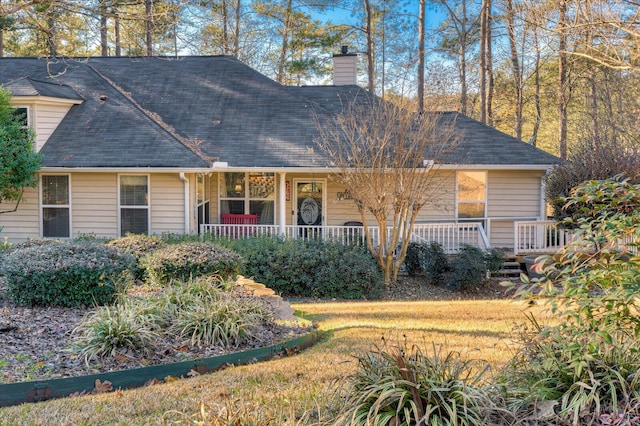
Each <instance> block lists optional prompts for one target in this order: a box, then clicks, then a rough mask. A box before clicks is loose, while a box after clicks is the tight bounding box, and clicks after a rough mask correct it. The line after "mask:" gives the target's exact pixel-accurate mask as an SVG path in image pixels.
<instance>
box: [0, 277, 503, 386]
mask: <svg viewBox="0 0 640 426" xmlns="http://www.w3.org/2000/svg"><path fill="white" fill-rule="evenodd" d="M0 280H1V278H0ZM508 297H510V296H509V295H508V292H507V291H505V288H504V287H502V286H500V284H499V280H490V281H487V282H486V283H484V284H483V285H481V286H478V288H475V289H473V290H471V291H466V292H455V291H451V290H448V289H446V288H443V287H439V286H435V285H431V284H429V283H428V282H427V281H426V280H425V279H424V278H421V277H402V279H401V280H400V281H399V282H398V283H396V284H393V285H390V286H388V287H387V289H386V291H385V295H384V297H383V298H384V299H385V300H465V299H466V300H468V299H498V298H508ZM90 312H91V309H90V308H82V309H70V308H54V307H47V308H45V307H25V306H16V305H15V304H13V303H11V301H10V300H8V298H7V297H6V289H4V288H3V286H2V283H1V282H0V341H1V342H2V344H1V345H0V384H3V383H13V382H20V381H30V380H40V379H50V378H62V377H76V376H81V375H86V374H95V373H102V372H108V371H116V370H124V369H129V368H135V367H143V366H149V365H157V364H163V363H169V362H176V361H184V360H187V359H197V358H204V357H212V356H218V355H224V354H226V353H230V352H237V351H242V350H247V349H253V348H256V347H265V346H269V345H272V344H276V343H279V342H281V341H283V340H285V339H288V338H293V337H296V336H298V335H300V334H302V333H304V332H306V330H305V329H304V328H301V327H290V326H275V325H274V326H270V327H265V328H264V329H263V330H261V333H259V334H260V338H259V339H256V340H254V341H252V342H249V343H246V344H244V345H240V346H237V347H233V348H223V347H218V346H214V347H203V348H197V347H191V346H189V345H187V344H185V343H184V342H180V341H177V340H173V341H169V340H167V341H162V342H159V345H158V349H157V350H156V351H155V353H153V354H150V355H148V356H146V357H140V356H139V355H136V354H133V353H127V352H122V353H118V354H116V356H114V357H108V358H106V359H103V360H102V361H101V362H100V363H99V364H97V363H95V362H93V363H91V365H90V366H88V365H87V364H86V363H85V360H84V358H83V357H81V356H78V355H76V354H75V353H73V352H72V351H70V350H69V348H70V347H71V343H72V342H71V335H72V331H73V330H74V329H75V328H76V327H77V326H78V325H79V324H80V322H81V321H82V319H83V317H84V316H85V315H87V314H88V313H90Z"/></svg>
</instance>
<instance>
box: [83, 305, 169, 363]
mask: <svg viewBox="0 0 640 426" xmlns="http://www.w3.org/2000/svg"><path fill="white" fill-rule="evenodd" d="M157 322H158V318H157V317H155V316H154V315H153V314H152V313H151V310H149V309H145V306H144V304H143V303H141V302H140V301H130V300H127V299H123V300H122V302H120V303H118V304H116V305H114V306H103V307H101V308H99V309H97V310H96V311H95V312H93V313H91V314H90V315H89V316H87V317H86V318H84V320H83V321H82V323H81V324H80V325H79V326H78V327H76V329H75V330H74V331H73V335H74V337H75V339H74V343H75V346H76V347H77V349H78V353H79V354H80V355H81V356H83V357H84V359H85V362H87V364H88V363H89V362H90V361H91V360H94V359H96V358H105V357H109V356H111V357H113V356H116V355H117V354H118V353H126V354H128V355H130V356H135V355H149V354H151V353H153V351H154V349H155V347H156V344H157V342H158V340H159V339H160V333H159V331H158V330H157V328H156V326H155V325H156V324H157Z"/></svg>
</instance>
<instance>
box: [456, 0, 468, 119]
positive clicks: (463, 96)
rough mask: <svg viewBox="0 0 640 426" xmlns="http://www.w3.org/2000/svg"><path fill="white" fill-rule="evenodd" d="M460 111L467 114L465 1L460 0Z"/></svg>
mask: <svg viewBox="0 0 640 426" xmlns="http://www.w3.org/2000/svg"><path fill="white" fill-rule="evenodd" d="M460 27H461V29H460V33H459V35H458V36H459V38H460V47H459V50H458V54H459V58H460V112H461V113H462V114H465V115H466V114H467V1H466V0H462V19H461V22H460Z"/></svg>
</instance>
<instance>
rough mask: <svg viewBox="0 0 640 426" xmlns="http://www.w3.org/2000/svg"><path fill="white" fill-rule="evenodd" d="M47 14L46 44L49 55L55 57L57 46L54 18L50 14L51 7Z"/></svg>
mask: <svg viewBox="0 0 640 426" xmlns="http://www.w3.org/2000/svg"><path fill="white" fill-rule="evenodd" d="M48 13H49V16H48V17H47V44H48V45H49V56H51V57H56V56H57V55H58V48H57V46H56V20H55V18H54V17H53V16H52V11H51V8H49V10H48Z"/></svg>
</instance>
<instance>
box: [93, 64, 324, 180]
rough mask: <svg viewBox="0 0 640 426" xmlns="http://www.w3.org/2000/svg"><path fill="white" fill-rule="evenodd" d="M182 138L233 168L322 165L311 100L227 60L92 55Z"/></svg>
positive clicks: (103, 70)
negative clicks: (199, 143) (96, 56)
mask: <svg viewBox="0 0 640 426" xmlns="http://www.w3.org/2000/svg"><path fill="white" fill-rule="evenodd" d="M89 62H90V63H91V64H93V66H95V67H96V68H98V69H99V70H100V72H101V73H103V74H104V75H105V76H106V77H107V78H109V79H111V80H113V81H116V82H118V84H119V85H121V87H122V89H123V90H125V91H127V92H131V93H132V96H133V97H134V98H135V99H136V101H137V102H138V103H139V104H140V105H141V106H142V107H143V108H145V109H148V110H151V111H153V112H154V113H156V114H158V115H159V116H161V117H162V118H163V119H164V120H165V122H166V123H167V124H168V125H170V126H171V127H173V128H174V129H175V130H176V132H177V133H179V134H181V135H183V136H184V137H186V138H190V139H194V140H199V141H202V142H201V145H200V148H201V149H202V150H203V151H205V152H206V153H207V154H209V155H211V156H215V157H217V158H218V159H219V160H220V161H223V162H227V163H228V164H229V166H233V167H255V168H283V167H324V166H325V164H326V161H325V160H324V158H323V156H322V154H321V153H320V152H319V150H318V149H317V147H315V144H314V142H313V139H314V137H315V135H316V133H317V130H316V129H315V126H314V124H313V119H312V116H313V111H312V108H311V103H310V101H309V100H308V99H305V98H303V97H299V96H294V95H292V94H290V93H289V92H288V91H287V88H286V87H284V86H282V85H280V84H278V83H276V82H274V81H273V80H271V79H269V78H267V77H265V76H264V75H262V74H260V73H258V72H256V71H255V70H253V69H251V68H250V67H248V66H246V65H245V64H243V63H241V62H240V61H238V60H236V59H234V58H231V57H225V56H217V57H184V58H179V59H175V58H133V59H130V58H92V59H91V60H90V61H89Z"/></svg>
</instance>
